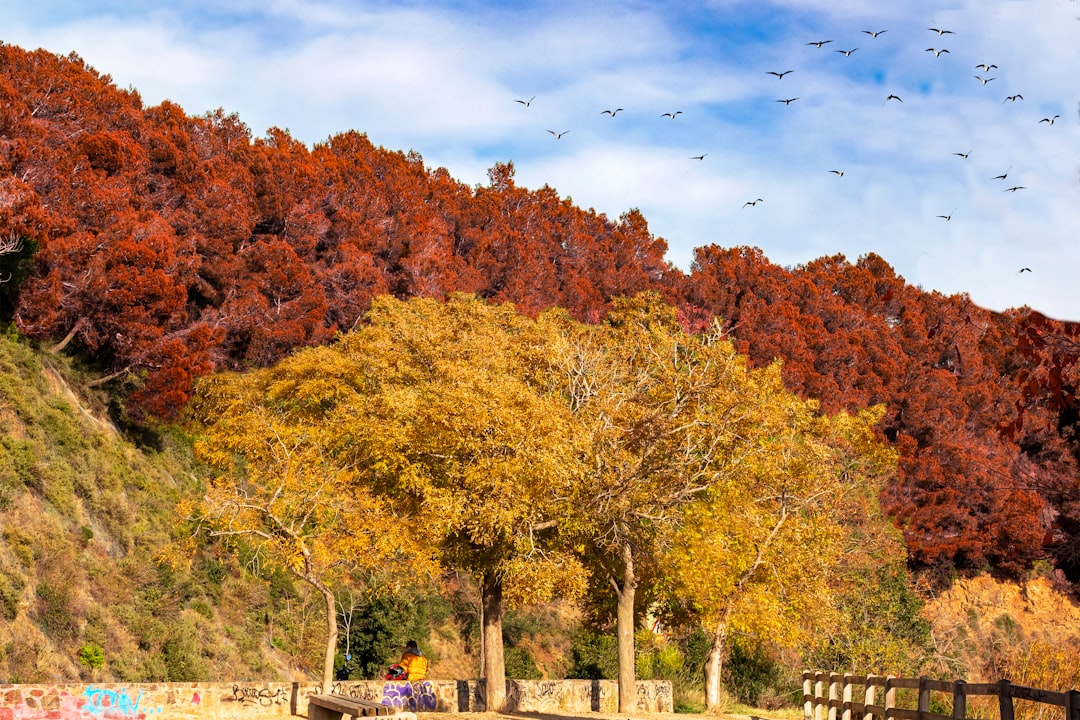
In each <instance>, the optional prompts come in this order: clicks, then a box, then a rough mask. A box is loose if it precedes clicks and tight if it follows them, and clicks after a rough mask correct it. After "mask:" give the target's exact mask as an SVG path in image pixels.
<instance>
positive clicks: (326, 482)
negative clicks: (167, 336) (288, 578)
mask: <svg viewBox="0 0 1080 720" xmlns="http://www.w3.org/2000/svg"><path fill="white" fill-rule="evenodd" d="M360 380H362V374H361V373H357V372H356V367H355V363H354V362H353V361H352V360H351V359H350V358H348V357H346V356H343V355H342V354H341V353H340V352H339V351H337V350H335V349H333V348H312V349H308V350H304V351H301V352H299V353H297V354H296V355H294V356H292V357H290V358H287V359H286V360H285V361H283V362H282V363H280V364H279V365H277V366H275V367H273V368H268V369H265V370H258V371H254V372H250V373H247V374H237V373H224V374H220V375H216V376H213V377H211V378H207V379H205V380H204V381H203V382H202V383H201V384H200V386H199V389H198V393H197V395H196V397H195V399H194V401H193V403H192V406H191V408H192V418H193V420H194V422H195V423H196V426H197V429H198V432H199V435H200V437H199V440H198V441H197V443H196V453H197V455H198V457H199V458H200V459H202V460H203V461H204V462H206V463H207V464H208V465H209V466H210V467H211V468H213V469H214V470H215V476H214V477H213V478H211V479H210V480H209V482H208V485H207V490H206V494H205V497H204V498H203V499H202V503H201V507H200V508H199V509H198V510H197V513H198V515H199V517H200V519H201V524H200V527H201V528H204V529H206V530H207V531H208V532H209V533H210V534H211V535H212V536H217V537H243V538H244V539H245V540H246V541H247V542H248V543H249V544H251V546H252V547H253V550H254V552H255V554H256V557H257V558H258V559H259V560H260V562H264V563H268V564H270V565H273V566H276V567H281V568H285V569H287V570H288V571H289V572H291V573H292V574H293V575H295V576H296V577H298V578H300V579H301V580H303V581H304V582H306V583H308V584H309V585H310V586H311V587H313V588H314V589H315V590H316V591H317V592H319V593H320V595H321V596H322V598H323V600H324V603H325V608H326V623H327V640H326V654H325V657H324V663H323V672H322V680H323V686H324V687H329V686H330V683H331V682H332V681H333V671H334V655H335V651H336V648H337V636H338V632H337V612H336V601H335V594H334V587H335V585H336V584H337V583H341V582H347V581H348V580H349V579H350V577H351V576H355V574H357V573H359V572H362V571H364V570H376V569H378V568H379V567H380V566H384V565H387V564H390V563H395V564H398V565H402V566H404V565H406V564H409V563H412V564H415V565H416V567H417V568H419V569H422V568H423V567H424V566H425V564H426V565H431V564H432V562H433V558H432V554H431V552H430V548H427V547H424V546H416V545H411V544H403V543H402V542H401V541H400V537H399V534H398V533H397V532H396V530H395V526H396V525H397V524H398V523H399V521H400V519H401V518H402V516H403V515H404V514H406V513H408V512H411V511H412V510H414V508H411V507H408V506H403V505H400V504H398V503H395V502H394V501H393V499H392V498H388V497H387V496H386V495H385V494H384V493H382V492H381V491H380V490H379V489H378V488H375V487H374V486H373V485H372V482H371V475H370V472H369V469H368V468H366V467H362V466H359V465H357V464H356V463H355V462H354V460H353V458H351V457H350V456H349V455H348V453H343V452H342V447H341V440H342V438H343V437H347V436H349V434H350V433H354V432H357V428H356V424H357V423H363V422H364V419H363V417H362V416H360V415H358V414H356V413H354V412H353V402H352V401H353V400H354V398H355V397H356V395H357V393H356V391H357V387H356V386H355V384H354V383H356V382H357V381H360Z"/></svg>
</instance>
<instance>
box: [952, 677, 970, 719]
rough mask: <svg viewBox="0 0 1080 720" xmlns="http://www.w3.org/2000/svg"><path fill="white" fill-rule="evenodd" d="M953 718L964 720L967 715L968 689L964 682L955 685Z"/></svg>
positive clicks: (957, 682) (960, 681) (959, 681)
mask: <svg viewBox="0 0 1080 720" xmlns="http://www.w3.org/2000/svg"><path fill="white" fill-rule="evenodd" d="M952 697H953V702H952V716H953V718H954V720H964V717H965V716H966V715H967V687H966V686H965V684H964V681H963V680H957V681H956V682H954V683H953V690H952Z"/></svg>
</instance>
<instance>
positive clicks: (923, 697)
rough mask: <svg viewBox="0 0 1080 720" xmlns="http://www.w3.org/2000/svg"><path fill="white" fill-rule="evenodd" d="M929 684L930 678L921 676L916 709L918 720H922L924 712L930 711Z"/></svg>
mask: <svg viewBox="0 0 1080 720" xmlns="http://www.w3.org/2000/svg"><path fill="white" fill-rule="evenodd" d="M929 682H930V678H928V677H926V676H925V675H923V676H922V677H920V678H919V704H918V706H917V707H918V713H919V720H922V719H923V715H925V714H926V711H927V710H929V709H930V687H929Z"/></svg>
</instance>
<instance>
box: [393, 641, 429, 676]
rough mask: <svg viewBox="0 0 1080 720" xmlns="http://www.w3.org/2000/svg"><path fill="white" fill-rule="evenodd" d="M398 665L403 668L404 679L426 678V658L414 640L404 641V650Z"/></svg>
mask: <svg viewBox="0 0 1080 720" xmlns="http://www.w3.org/2000/svg"><path fill="white" fill-rule="evenodd" d="M398 665H401V667H403V668H405V677H404V678H403V679H405V680H410V681H411V680H424V679H425V678H427V670H428V659H427V658H426V657H424V653H422V652H421V651H420V648H419V646H418V645H417V644H416V641H415V640H410V641H409V642H407V643H405V651H404V652H403V653H402V654H401V660H399V661H398Z"/></svg>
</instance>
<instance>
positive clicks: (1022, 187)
mask: <svg viewBox="0 0 1080 720" xmlns="http://www.w3.org/2000/svg"><path fill="white" fill-rule="evenodd" d="M1017 190H1027V188H1026V187H1024V186H1023V185H1013V186H1012V187H1011V188H1007V189H1006V190H1005V192H1016V191H1017Z"/></svg>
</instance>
